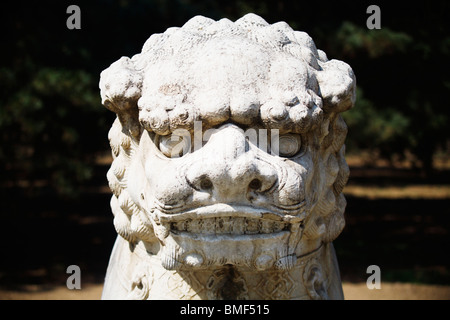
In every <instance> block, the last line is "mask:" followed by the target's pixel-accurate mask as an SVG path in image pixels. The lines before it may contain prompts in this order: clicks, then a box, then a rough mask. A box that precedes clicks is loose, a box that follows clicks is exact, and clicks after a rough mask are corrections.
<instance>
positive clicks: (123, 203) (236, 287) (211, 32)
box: [100, 14, 355, 299]
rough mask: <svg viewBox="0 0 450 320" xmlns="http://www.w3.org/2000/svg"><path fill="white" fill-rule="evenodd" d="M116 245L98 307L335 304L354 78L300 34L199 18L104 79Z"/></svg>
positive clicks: (248, 20) (254, 19)
mask: <svg viewBox="0 0 450 320" xmlns="http://www.w3.org/2000/svg"><path fill="white" fill-rule="evenodd" d="M100 89H101V96H102V103H103V104H104V106H105V107H107V108H108V109H110V110H112V111H113V112H115V113H116V114H117V119H116V121H115V122H114V124H113V126H112V128H111V130H110V132H109V140H110V144H111V149H112V153H113V158H114V160H113V163H112V165H111V169H110V170H109V171H108V175H107V177H108V181H109V185H110V188H111V190H112V192H113V194H114V195H113V197H112V199H111V208H112V212H113V214H114V226H115V228H116V230H117V232H118V234H119V236H118V238H117V241H116V244H115V246H114V249H113V252H112V255H111V259H110V263H109V267H108V270H107V275H106V280H105V286H104V291H103V295H102V298H103V299H340V298H343V294H342V287H341V282H340V278H339V269H338V265H337V261H336V257H335V255H334V249H333V246H332V241H333V240H334V239H335V238H336V237H337V236H338V235H339V234H340V232H341V231H342V229H343V227H344V224H345V221H344V209H345V205H346V202H345V198H344V196H343V194H342V189H343V188H344V185H345V184H346V182H347V179H348V175H349V169H348V166H347V164H346V161H345V158H344V152H345V146H344V140H345V136H346V133H347V127H346V125H345V123H344V121H343V120H342V118H341V116H340V115H339V114H340V113H341V112H343V111H346V110H348V109H350V108H351V107H352V106H353V104H354V100H355V77H354V74H353V71H352V69H351V68H350V67H349V66H348V65H347V64H345V63H344V62H341V61H337V60H328V58H327V57H326V55H325V53H324V52H323V51H321V50H317V48H316V47H315V44H314V42H313V40H312V39H311V38H310V37H309V36H308V35H307V34H306V33H304V32H299V31H294V30H292V29H291V28H290V27H289V26H288V25H287V24H286V23H284V22H278V23H275V24H268V23H267V22H266V21H264V20H263V19H262V18H261V17H259V16H256V15H254V14H248V15H246V16H244V17H242V18H241V19H239V20H237V21H236V22H234V23H233V22H231V21H230V20H227V19H222V20H220V21H213V20H211V19H208V18H205V17H201V16H197V17H194V18H192V19H191V20H189V21H188V22H187V23H186V24H185V25H184V26H183V27H181V28H169V29H168V30H167V31H165V32H164V33H162V34H154V35H152V36H151V37H150V38H149V39H148V40H147V42H146V43H145V44H144V47H143V49H142V52H141V53H140V54H137V55H135V56H133V57H132V58H131V59H130V58H127V57H122V58H121V59H120V60H118V61H117V62H115V63H113V64H112V65H111V66H110V67H109V68H108V69H106V70H104V71H103V72H102V74H101V79H100Z"/></svg>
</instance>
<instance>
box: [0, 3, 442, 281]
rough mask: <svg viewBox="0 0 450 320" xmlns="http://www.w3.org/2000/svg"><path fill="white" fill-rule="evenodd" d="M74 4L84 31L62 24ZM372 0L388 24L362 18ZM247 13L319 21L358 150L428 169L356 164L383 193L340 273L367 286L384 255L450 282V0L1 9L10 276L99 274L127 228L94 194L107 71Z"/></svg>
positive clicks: (347, 245) (0, 125) (364, 215)
mask: <svg viewBox="0 0 450 320" xmlns="http://www.w3.org/2000/svg"><path fill="white" fill-rule="evenodd" d="M72 4H76V5H78V6H79V7H80V9H81V30H69V29H68V28H67V27H66V20H67V18H68V17H69V16H70V14H67V13H66V9H67V7H68V6H69V5H72ZM372 4H376V5H378V6H379V7H380V9H381V29H379V30H376V29H375V30H369V29H368V28H367V26H366V21H367V19H368V17H369V16H370V14H368V13H366V10H367V7H368V6H369V5H372ZM249 12H253V13H256V14H258V15H260V16H262V17H263V18H264V19H265V20H266V21H267V22H269V23H275V22H278V21H286V22H287V23H288V24H289V25H290V26H291V27H292V28H293V29H295V30H301V31H305V32H307V33H308V34H309V35H310V36H311V37H312V38H313V39H314V41H315V43H316V46H317V47H318V48H319V49H322V50H324V51H325V52H326V53H327V56H328V58H329V59H339V60H342V61H345V62H347V63H348V64H349V65H350V66H351V67H352V68H353V70H354V72H355V74H356V78H357V85H358V88H357V102H356V106H355V108H354V109H352V110H351V111H349V112H346V113H344V114H343V116H344V118H345V120H346V122H347V124H348V126H349V133H348V137H347V141H346V144H347V154H349V155H352V154H354V155H357V156H358V155H361V154H368V155H369V160H370V157H373V158H374V159H380V158H381V159H385V160H387V163H389V161H391V163H392V164H393V163H394V162H395V161H397V160H402V159H405V158H406V159H407V160H408V161H409V163H410V164H411V166H410V167H412V168H415V169H416V171H414V170H413V171H414V172H416V173H415V175H412V176H411V175H410V171H411V170H409V172H408V173H405V172H395V174H396V176H393V175H392V173H388V174H387V175H384V173H383V172H384V171H374V172H372V171H370V170H368V169H367V167H363V168H362V169H361V168H359V171H358V168H356V170H355V168H352V170H351V178H350V184H351V183H356V184H361V185H357V187H358V188H359V187H360V186H362V185H363V184H366V186H367V183H369V184H372V183H376V185H375V187H374V188H375V189H374V190H375V191H376V192H380V194H381V195H377V194H376V192H373V190H372V189H370V188H372V185H370V186H369V188H366V187H364V186H363V187H364V188H362V189H361V188H360V189H357V190H356V191H358V192H359V193H358V194H360V193H362V196H359V195H358V194H356V193H353V195H352V194H351V193H347V194H346V197H347V199H348V206H347V217H346V221H347V227H346V229H344V232H343V234H342V235H341V236H340V237H339V238H338V240H337V241H336V242H335V246H336V250H337V253H338V257H339V260H340V264H341V270H342V272H343V274H344V278H345V274H347V275H350V276H351V277H354V276H355V275H358V277H359V278H358V279H359V280H361V279H363V281H365V280H364V279H365V278H364V277H366V274H365V268H366V267H367V266H368V265H370V264H374V263H375V264H379V265H380V266H382V267H383V277H384V279H388V280H389V279H390V280H399V279H403V280H405V281H425V282H434V283H444V284H450V271H449V270H450V268H449V264H450V262H449V259H450V257H449V256H448V254H447V251H448V249H446V248H448V247H449V246H450V241H449V231H448V230H450V223H449V220H450V219H449V216H450V211H449V210H450V196H449V194H450V191H449V190H450V187H449V173H450V171H449V167H448V166H447V167H446V168H444V169H442V168H441V167H436V166H433V165H435V164H436V161H435V160H436V159H441V160H442V159H443V160H444V162H447V164H449V162H450V161H449V154H450V134H449V123H448V122H449V117H450V114H449V96H450V95H449V93H450V72H449V71H450V68H449V67H448V66H449V60H450V27H449V24H450V22H449V21H450V2H448V1H446V0H440V1H370V2H369V1H364V0H363V1H326V2H325V1H305V0H301V1H300V0H298V1H288V0H275V1H268V0H246V1H243V0H228V1H223V2H213V1H207V0H135V1H132V0H98V1H77V0H75V1H67V0H54V1H50V0H41V1H26V2H25V1H22V0H16V1H13V2H10V3H8V4H7V5H6V4H5V5H4V6H2V9H1V10H0V25H1V31H2V37H1V40H0V43H1V50H0V141H1V143H0V224H1V225H2V226H4V232H2V237H1V238H0V252H2V257H3V258H2V260H1V262H3V263H0V286H1V285H2V284H5V283H6V284H8V283H10V284H16V283H25V282H26V281H28V280H29V278H30V277H31V278H33V279H37V278H39V279H41V278H45V279H46V280H45V281H48V279H49V278H51V277H52V276H53V275H55V274H58V275H59V277H63V280H62V282H61V281H60V280H61V279H59V280H58V281H59V282H58V283H63V284H65V278H64V277H65V276H66V274H65V267H67V266H68V265H70V264H74V263H75V264H77V265H79V266H80V267H81V268H82V270H83V272H85V271H86V270H87V271H86V272H85V273H84V276H83V279H84V280H83V281H85V279H86V274H87V273H91V274H92V273H96V274H98V275H99V278H98V279H97V280H96V281H99V283H101V281H102V279H103V278H102V277H103V276H104V272H105V269H106V264H107V261H108V258H109V254H110V250H111V247H112V243H113V241H114V238H115V236H116V233H115V231H114V228H113V226H112V222H111V219H112V214H111V212H110V209H109V199H110V192H109V191H103V192H98V190H99V189H100V188H101V187H106V186H107V181H106V171H107V169H108V166H109V164H107V163H105V162H104V163H103V164H99V161H98V159H99V157H101V156H104V155H105V154H109V153H110V148H109V145H108V139H107V135H108V130H109V128H110V127H111V124H112V122H113V120H114V118H115V114H114V113H112V112H110V111H108V110H107V109H106V108H104V107H103V106H102V105H101V103H100V92H99V88H98V82H99V77H100V72H101V71H102V70H104V69H105V68H107V67H108V66H109V65H110V64H111V63H113V62H114V61H116V60H118V59H119V58H120V57H121V56H128V57H131V56H133V55H134V54H136V53H139V52H140V51H141V48H142V45H143V44H144V42H145V41H146V40H147V39H148V38H149V37H150V35H151V34H153V33H161V32H164V31H165V30H166V29H167V28H169V27H172V26H182V25H183V24H184V23H185V22H186V21H188V20H189V19H190V18H192V17H193V16H195V15H204V16H207V17H210V18H212V19H215V20H218V19H221V18H228V19H230V20H232V21H235V20H236V19H238V18H240V17H241V16H243V15H244V14H246V13H249ZM367 177H369V178H374V179H367ZM398 177H400V178H401V180H398V179H397V178H398ZM417 177H419V178H417ZM396 179H397V180H396ZM418 179H419V180H418ZM436 182H437V183H436ZM411 183H412V184H414V186H413V187H414V188H416V187H417V185H420V184H424V185H425V189H424V188H418V190H419V191H415V194H414V195H413V196H414V197H416V196H422V198H417V199H416V198H411V197H410V195H406V196H405V194H406V191H408V190H412V189H408V188H407V187H408V185H410V184H411ZM427 184H434V185H432V187H433V188H431V189H430V188H428V187H429V185H428V186H427ZM442 186H444V188H441V187H442ZM350 187H352V186H350ZM353 187H354V185H353ZM386 187H389V188H391V189H389V188H386ZM89 188H90V189H89ZM405 188H406V189H405ZM427 188H428V189H427ZM353 189H355V188H353ZM416 189H417V188H416ZM416 189H415V190H416ZM93 190H97V191H95V192H94V191H93ZM346 190H349V192H350V191H351V190H352V189H351V188H348V189H346ZM371 190H372V191H371ZM391 190H394V191H395V192H397V193H399V194H400V195H399V196H398V198H395V199H394V198H392V196H393V195H394V192H393V191H391ZM405 190H406V191H405ZM424 190H425V191H427V194H428V195H427V196H424V193H423V191H424ZM344 191H345V190H344ZM369 192H371V193H370V194H371V195H372V196H374V197H375V198H370V197H369V196H368V194H369ZM355 194H356V196H355ZM435 208H439V210H435ZM80 234H82V236H80ZM55 238H56V239H58V241H55ZM59 239H64V241H60V240H59ZM391 267H392V268H391ZM389 268H390V269H389ZM387 269H389V270H390V271H387ZM397 269H401V272H400V273H399V272H397V271H396V270H397ZM405 270H406V271H405ZM389 272H390V273H389ZM351 277H350V278H351ZM350 278H349V277H347V278H345V279H347V280H348V279H350ZM33 281H34V280H33ZM36 281H37V280H36ZM39 281H41V280H39ZM42 281H44V280H42Z"/></svg>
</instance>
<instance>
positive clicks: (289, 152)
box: [278, 133, 302, 158]
mask: <svg viewBox="0 0 450 320" xmlns="http://www.w3.org/2000/svg"><path fill="white" fill-rule="evenodd" d="M301 147H302V139H301V137H300V135H299V134H293V133H288V134H283V135H280V137H279V140H278V148H279V149H278V150H279V155H280V157H286V158H288V157H293V156H295V155H296V154H297V153H298V152H299V151H300V149H301Z"/></svg>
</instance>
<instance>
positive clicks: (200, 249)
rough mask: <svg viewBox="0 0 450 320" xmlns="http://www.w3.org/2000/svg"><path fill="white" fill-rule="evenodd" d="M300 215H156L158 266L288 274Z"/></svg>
mask: <svg viewBox="0 0 450 320" xmlns="http://www.w3.org/2000/svg"><path fill="white" fill-rule="evenodd" d="M304 215H305V214H304V211H302V212H299V211H297V212H296V214H294V215H292V214H283V213H280V212H275V211H270V210H267V209H261V208H254V207H248V206H233V205H227V204H219V205H213V206H207V207H202V208H197V209H194V210H189V211H185V212H183V213H177V214H164V213H161V212H158V213H157V214H156V215H155V216H154V217H155V218H156V220H157V222H158V223H155V224H154V226H155V228H154V229H155V233H156V236H157V237H158V239H159V240H160V243H161V250H160V252H159V253H158V255H160V259H161V264H162V266H163V267H164V268H166V269H168V270H179V269H193V268H195V269H202V268H210V267H218V266H224V265H235V266H239V267H249V268H256V269H257V270H259V271H263V270H268V269H273V268H275V269H282V270H286V269H290V268H292V267H293V266H294V265H295V262H296V260H297V257H296V255H295V254H294V252H295V247H296V245H297V244H298V242H299V240H300V238H301V236H302V233H303V219H304Z"/></svg>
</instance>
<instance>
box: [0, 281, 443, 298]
mask: <svg viewBox="0 0 450 320" xmlns="http://www.w3.org/2000/svg"><path fill="white" fill-rule="evenodd" d="M343 287H344V295H345V298H346V300H450V286H436V285H416V284H409V283H384V284H382V287H381V289H380V290H369V289H367V287H366V284H365V283H356V284H355V283H344V284H343ZM102 288H103V285H86V286H85V287H84V288H82V289H81V290H68V289H67V288H66V287H57V288H53V289H51V290H41V289H40V288H39V287H29V288H27V289H28V290H27V292H15V291H0V299H1V300H97V299H100V296H101V292H102Z"/></svg>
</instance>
